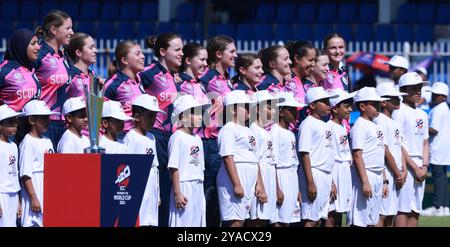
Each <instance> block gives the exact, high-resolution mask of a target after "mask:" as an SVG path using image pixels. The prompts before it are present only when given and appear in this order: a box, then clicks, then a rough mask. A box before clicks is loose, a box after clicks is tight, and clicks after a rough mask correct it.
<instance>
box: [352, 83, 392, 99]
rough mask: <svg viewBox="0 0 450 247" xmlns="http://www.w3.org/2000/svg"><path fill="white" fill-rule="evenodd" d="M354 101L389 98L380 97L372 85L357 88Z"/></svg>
mask: <svg viewBox="0 0 450 247" xmlns="http://www.w3.org/2000/svg"><path fill="white" fill-rule="evenodd" d="M353 99H354V100H355V102H361V101H385V100H389V98H381V97H380V96H379V95H378V94H377V91H376V90H375V88H374V87H363V88H361V89H360V90H358V93H357V94H356V95H355V97H354V98H353Z"/></svg>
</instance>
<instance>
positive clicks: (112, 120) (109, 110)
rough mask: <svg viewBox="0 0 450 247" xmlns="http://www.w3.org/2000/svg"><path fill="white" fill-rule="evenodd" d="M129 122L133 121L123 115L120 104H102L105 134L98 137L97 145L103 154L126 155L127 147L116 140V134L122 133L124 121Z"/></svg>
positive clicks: (112, 102) (113, 102) (111, 101)
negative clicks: (102, 150) (103, 151)
mask: <svg viewBox="0 0 450 247" xmlns="http://www.w3.org/2000/svg"><path fill="white" fill-rule="evenodd" d="M130 120H133V118H131V117H129V116H127V114H125V111H124V110H123V108H122V104H121V103H120V102H117V101H113V100H109V101H106V102H104V103H103V111H102V128H103V129H104V130H105V133H104V134H103V135H102V136H101V137H100V141H99V143H98V145H99V146H100V147H102V148H104V149H105V153H107V154H125V153H128V151H127V145H126V144H125V143H124V142H123V141H121V140H118V138H117V134H118V133H122V131H123V128H124V126H125V121H130Z"/></svg>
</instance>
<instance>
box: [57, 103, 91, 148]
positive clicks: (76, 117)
mask: <svg viewBox="0 0 450 247" xmlns="http://www.w3.org/2000/svg"><path fill="white" fill-rule="evenodd" d="M62 113H63V114H64V117H65V119H66V122H67V125H68V129H67V130H66V131H65V132H64V134H63V135H62V137H61V139H60V140H59V142H58V147H57V152H58V153H79V154H81V153H84V149H85V148H87V147H89V146H90V142H89V139H88V138H87V137H86V136H84V135H82V134H81V130H83V128H85V127H86V126H87V113H86V103H85V102H84V98H83V97H74V98H69V99H68V100H66V102H64V105H63V110H62Z"/></svg>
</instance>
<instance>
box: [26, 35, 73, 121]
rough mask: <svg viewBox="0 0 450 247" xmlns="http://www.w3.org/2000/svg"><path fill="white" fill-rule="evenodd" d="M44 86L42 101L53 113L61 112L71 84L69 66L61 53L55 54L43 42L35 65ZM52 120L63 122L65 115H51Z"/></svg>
mask: <svg viewBox="0 0 450 247" xmlns="http://www.w3.org/2000/svg"><path fill="white" fill-rule="evenodd" d="M33 66H34V68H35V69H36V76H37V78H38V79H39V82H40V83H41V86H42V93H41V100H43V101H44V102H45V103H46V104H47V105H48V107H50V109H51V110H52V111H56V112H61V108H62V105H63V104H64V102H65V101H66V99H67V94H66V87H67V85H69V84H70V78H69V74H68V68H69V64H68V63H67V60H66V59H65V58H64V55H63V53H62V52H61V51H57V52H55V50H53V48H52V47H51V46H50V45H49V44H47V42H45V41H43V42H41V50H40V51H39V57H38V59H37V60H36V61H35V62H34V63H33ZM50 119H51V120H63V119H64V118H63V115H62V114H61V115H51V116H50Z"/></svg>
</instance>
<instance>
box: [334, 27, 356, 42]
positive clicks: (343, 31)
mask: <svg viewBox="0 0 450 247" xmlns="http://www.w3.org/2000/svg"><path fill="white" fill-rule="evenodd" d="M334 31H335V32H336V33H338V34H340V35H342V36H343V37H344V39H345V40H353V25H352V24H336V27H335V28H334Z"/></svg>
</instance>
